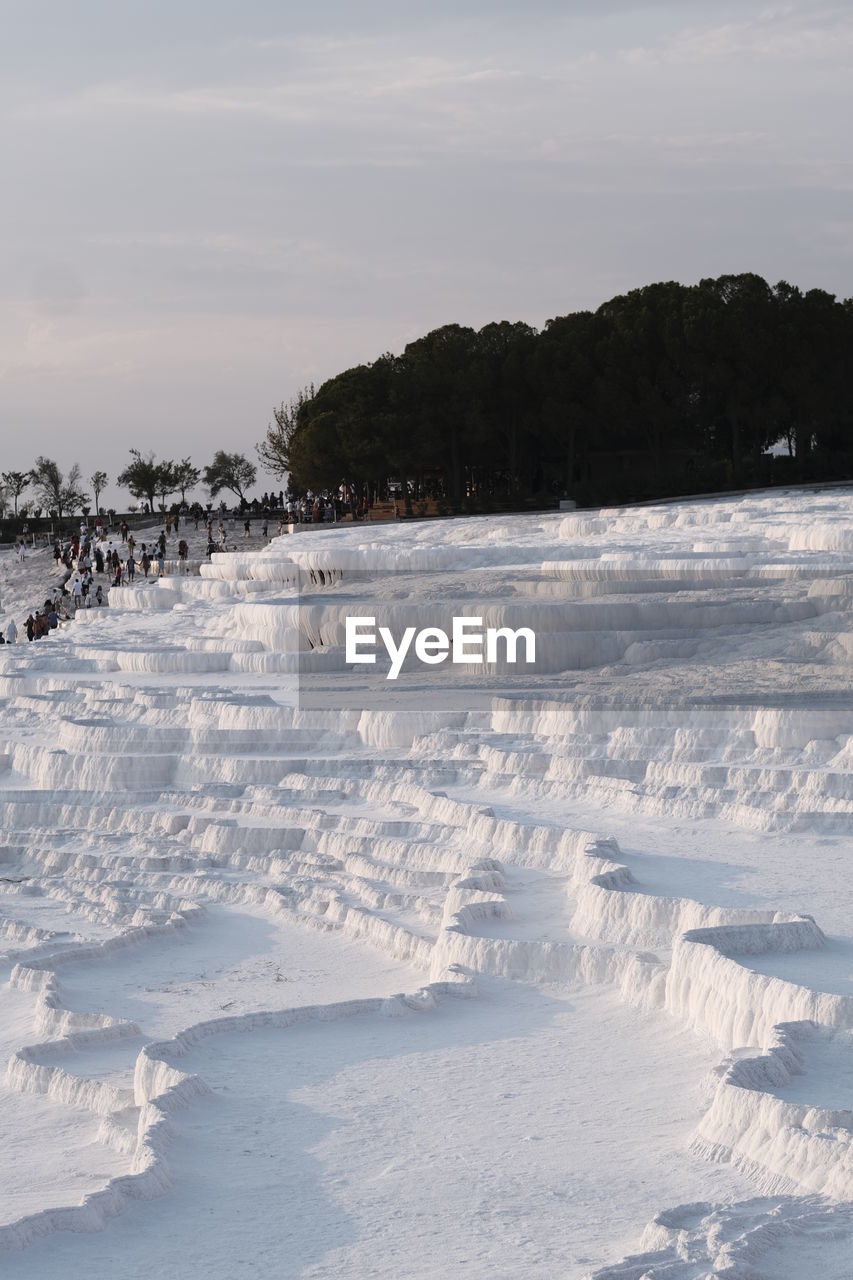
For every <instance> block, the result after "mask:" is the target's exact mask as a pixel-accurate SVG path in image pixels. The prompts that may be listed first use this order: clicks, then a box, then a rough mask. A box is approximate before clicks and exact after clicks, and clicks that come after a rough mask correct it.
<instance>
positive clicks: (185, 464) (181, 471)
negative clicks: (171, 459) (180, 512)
mask: <svg viewBox="0 0 853 1280" xmlns="http://www.w3.org/2000/svg"><path fill="white" fill-rule="evenodd" d="M172 470H173V474H172V478H173V480H174V482H175V488H176V489H180V491H181V506H183V505H184V503H185V502H186V500H187V489H194V488H195V486H196V485H197V484H198V482H199V480H200V479H201V471H200V470H199V468H198V467H194V466H193V464H192V462H191V461H190V459H189V458H181V460H180V462H176V463H175V464H174V467H173V469H172Z"/></svg>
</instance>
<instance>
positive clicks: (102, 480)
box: [89, 471, 109, 516]
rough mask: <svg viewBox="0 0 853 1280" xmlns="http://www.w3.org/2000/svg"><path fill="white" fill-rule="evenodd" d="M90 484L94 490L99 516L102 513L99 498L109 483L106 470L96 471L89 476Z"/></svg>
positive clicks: (97, 514)
mask: <svg viewBox="0 0 853 1280" xmlns="http://www.w3.org/2000/svg"><path fill="white" fill-rule="evenodd" d="M89 484H90V485H91V486H92V492H93V493H94V495H95V515H96V516H99V515H100V514H101V508H100V506H99V505H98V503H99V499H100V497H101V494H102V493H103V491H104V489H106V487H107V485H108V484H109V480H108V477H107V473H106V471H94V472H93V473H92V475H90V476H89Z"/></svg>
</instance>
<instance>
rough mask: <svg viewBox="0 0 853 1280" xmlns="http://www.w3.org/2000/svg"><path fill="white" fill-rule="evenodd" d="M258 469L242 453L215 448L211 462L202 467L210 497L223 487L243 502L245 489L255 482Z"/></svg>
mask: <svg viewBox="0 0 853 1280" xmlns="http://www.w3.org/2000/svg"><path fill="white" fill-rule="evenodd" d="M257 474H258V469H257V467H256V466H255V464H254V463H253V462H250V461H249V459H248V458H247V457H246V456H245V455H244V454H242V453H226V452H225V450H224V449H217V451H216V453H215V454H214V455H213V462H212V463H211V464H210V466H209V467H205V469H204V483H205V484H206V485H207V487H208V489H209V490H210V496H211V498H215V497H216V495H217V494H218V493H221V492H222V490H223V489H227V490H228V491H229V493H235V494H236V495H237V497H238V498H239V499H240V502H241V503H242V502H245V500H246V499H245V491H246V489H248V488H249V486H250V485H253V484H254V483H255V477H256V476H257Z"/></svg>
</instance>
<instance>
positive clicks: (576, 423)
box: [217, 273, 853, 510]
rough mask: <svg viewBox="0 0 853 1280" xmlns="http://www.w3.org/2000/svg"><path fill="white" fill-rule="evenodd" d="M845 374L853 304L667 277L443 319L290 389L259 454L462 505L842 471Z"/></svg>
mask: <svg viewBox="0 0 853 1280" xmlns="http://www.w3.org/2000/svg"><path fill="white" fill-rule="evenodd" d="M851 384H853V302H845V303H841V302H839V301H838V300H837V299H836V298H835V297H834V296H833V295H831V294H828V293H825V292H823V291H822V290H810V291H808V292H806V293H802V292H801V291H800V290H799V289H797V288H795V287H793V286H791V285H790V284H788V283H786V282H785V281H782V282H780V283H779V284H777V285H775V286H771V285H768V284H767V282H766V281H765V280H762V279H761V277H760V276H757V275H753V274H751V273H745V274H742V275H727V276H721V277H719V278H718V279H707V280H701V281H700V282H699V284H697V285H693V286H687V285H682V284H678V283H676V282H673V281H666V282H661V283H657V284H652V285H648V286H646V287H644V288H641V289H635V290H632V291H631V292H630V293H627V294H624V295H622V296H620V297H616V298H612V299H611V300H610V301H609V302H606V303H604V305H603V306H601V307H599V309H598V310H597V311H596V312H578V313H574V314H571V315H567V316H561V317H557V318H555V319H553V320H549V321H548V323H547V324H546V325H545V327H544V329H543V330H542V331H541V332H537V331H536V330H535V329H532V328H531V327H530V326H529V325H526V324H521V323H510V322H508V321H503V322H500V323H493V324H488V325H486V326H485V327H484V328H483V329H480V330H479V332H478V331H475V330H473V329H470V328H465V327H463V326H461V325H455V324H451V325H445V326H443V327H442V328H440V329H436V330H433V332H431V333H428V334H426V335H425V336H424V337H423V338H419V339H418V340H417V341H415V342H411V343H409V345H408V346H407V347H406V348H405V350H404V351H403V352H402V354H401V355H392V354H387V353H386V354H385V355H381V356H379V357H378V358H377V359H376V360H375V361H373V362H372V363H370V364H365V365H358V366H356V367H355V368H353V369H347V370H345V371H344V372H343V373H339V374H337V375H336V376H335V377H333V378H330V379H329V380H328V381H327V382H324V383H323V384H322V386H320V387H318V388H317V389H316V390H315V389H314V388H313V387H311V388H306V390H305V391H303V392H301V393H300V394H299V395H298V396H297V397H296V399H294V400H293V401H291V402H290V404H288V405H284V404H283V405H282V406H281V408H280V409H279V410H276V412H275V424H274V425H273V424H271V426H270V428H269V430H268V432H267V437H266V439H265V440H264V442H262V444H261V445H260V446H259V454H260V457H261V460H262V461H263V462H264V464H265V465H267V466H273V469H274V471H275V473H276V474H277V475H284V474H285V473H286V472H287V473H289V474H290V476H291V483H292V485H293V487H294V488H295V489H297V490H303V489H305V488H309V487H311V488H314V489H317V488H321V489H322V488H327V487H332V486H337V485H338V484H340V483H341V481H346V482H347V483H349V484H354V485H359V484H366V485H369V486H376V487H377V488H380V487H382V486H383V485H384V484H385V483H387V482H388V481H389V480H390V479H396V480H403V479H407V480H409V482H410V484H411V486H412V487H413V489H414V491H415V492H416V493H418V492H430V491H432V492H440V493H441V494H442V495H443V496H444V499H445V500H446V502H447V505H448V509H463V510H464V509H481V510H487V509H489V507H490V505H493V506H497V505H519V506H523V505H525V504H526V503H534V502H537V501H540V502H541V501H543V500H546V499H549V498H550V499H553V497H554V496H556V495H559V494H562V493H565V494H566V495H568V496H571V497H574V498H576V499H577V500H579V501H580V502H618V501H628V500H631V499H642V498H653V497H660V496H665V495H668V494H677V493H694V492H710V491H712V490H715V489H725V488H730V487H748V486H750V485H757V484H767V483H782V482H785V481H796V480H812V479H814V480H822V479H841V478H847V477H851V476H853V396H851V391H853V385H851ZM780 441H781V442H786V443H787V449H784V448H783V450H782V454H781V455H780V451H779V449H778V448H777V449H776V450H775V451H774V452H773V453H772V454H771V453H769V452H768V450H770V449H771V446H774V445H777V442H780ZM217 456H218V455H217Z"/></svg>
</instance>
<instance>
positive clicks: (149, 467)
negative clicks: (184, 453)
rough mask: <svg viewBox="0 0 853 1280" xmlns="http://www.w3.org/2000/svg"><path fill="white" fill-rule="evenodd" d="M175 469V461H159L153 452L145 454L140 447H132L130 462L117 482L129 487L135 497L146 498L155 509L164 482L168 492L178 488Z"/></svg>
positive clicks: (126, 487) (125, 487)
mask: <svg viewBox="0 0 853 1280" xmlns="http://www.w3.org/2000/svg"><path fill="white" fill-rule="evenodd" d="M173 469H174V463H173V462H157V461H155V458H154V454H153V453H148V454H143V453H140V451H139V450H138V449H131V451H130V462H129V463H128V464H127V466H126V467H125V469H124V471H121V472H120V473H119V475H118V477H117V483H118V484H120V485H121V486H122V488H124V489H129V490H130V492H131V493H132V494H133V496H134V498H140V499H142V498H144V499H145V501H146V502H147V503H148V506H149V508H150V510H151V511H153V510H154V504H155V501H156V498H157V495H158V494H162V493H163V486H164V483H165V485H166V492H167V493H169V492H171V491H172V490H174V489H176V488H177V485H176V484H175V483H174V479H173V475H172V471H173Z"/></svg>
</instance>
